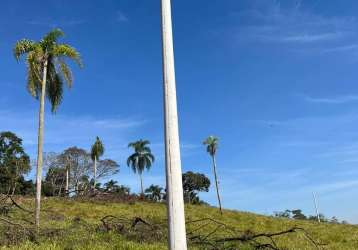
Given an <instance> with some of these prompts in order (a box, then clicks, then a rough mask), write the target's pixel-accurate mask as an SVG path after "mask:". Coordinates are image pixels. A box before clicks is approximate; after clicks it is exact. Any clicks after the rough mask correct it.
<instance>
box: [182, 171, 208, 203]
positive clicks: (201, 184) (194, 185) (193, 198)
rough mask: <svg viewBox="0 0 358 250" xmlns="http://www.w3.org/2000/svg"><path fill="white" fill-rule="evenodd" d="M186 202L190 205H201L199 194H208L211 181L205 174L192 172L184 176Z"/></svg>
mask: <svg viewBox="0 0 358 250" xmlns="http://www.w3.org/2000/svg"><path fill="white" fill-rule="evenodd" d="M182 182H183V191H184V201H185V202H188V203H190V204H197V203H200V199H199V197H198V192H208V191H209V187H210V180H209V178H208V177H206V176H205V175H204V174H200V173H193V172H191V171H189V172H186V173H184V174H183V175H182Z"/></svg>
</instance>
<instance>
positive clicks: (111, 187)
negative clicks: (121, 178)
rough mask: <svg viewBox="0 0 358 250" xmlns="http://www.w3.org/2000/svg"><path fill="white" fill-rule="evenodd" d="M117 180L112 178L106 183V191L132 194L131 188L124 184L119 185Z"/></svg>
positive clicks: (124, 194)
mask: <svg viewBox="0 0 358 250" xmlns="http://www.w3.org/2000/svg"><path fill="white" fill-rule="evenodd" d="M117 183H118V182H117V181H114V180H110V181H108V182H107V183H105V184H104V185H103V186H104V191H105V192H108V193H114V194H120V195H123V196H126V195H130V188H129V187H126V186H123V185H118V184H117Z"/></svg>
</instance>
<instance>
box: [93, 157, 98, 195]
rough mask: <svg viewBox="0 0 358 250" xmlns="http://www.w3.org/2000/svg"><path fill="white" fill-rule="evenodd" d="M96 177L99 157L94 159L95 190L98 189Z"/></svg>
mask: <svg viewBox="0 0 358 250" xmlns="http://www.w3.org/2000/svg"><path fill="white" fill-rule="evenodd" d="M96 176H97V156H95V157H94V175H93V180H94V181H93V190H95V189H96Z"/></svg>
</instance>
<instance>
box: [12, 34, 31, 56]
mask: <svg viewBox="0 0 358 250" xmlns="http://www.w3.org/2000/svg"><path fill="white" fill-rule="evenodd" d="M34 47H35V42H34V41H32V40H28V39H22V40H20V41H18V42H17V43H16V44H15V47H14V50H13V53H14V56H15V58H16V60H17V61H19V60H20V57H21V56H22V55H25V54H27V53H29V52H30V51H32V50H34Z"/></svg>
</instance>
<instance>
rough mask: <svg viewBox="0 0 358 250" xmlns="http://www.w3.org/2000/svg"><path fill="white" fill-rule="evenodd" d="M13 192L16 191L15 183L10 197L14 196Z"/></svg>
mask: <svg viewBox="0 0 358 250" xmlns="http://www.w3.org/2000/svg"><path fill="white" fill-rule="evenodd" d="M15 190H16V182H15V183H14V187H13V188H12V194H11V196H14V194H15Z"/></svg>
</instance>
